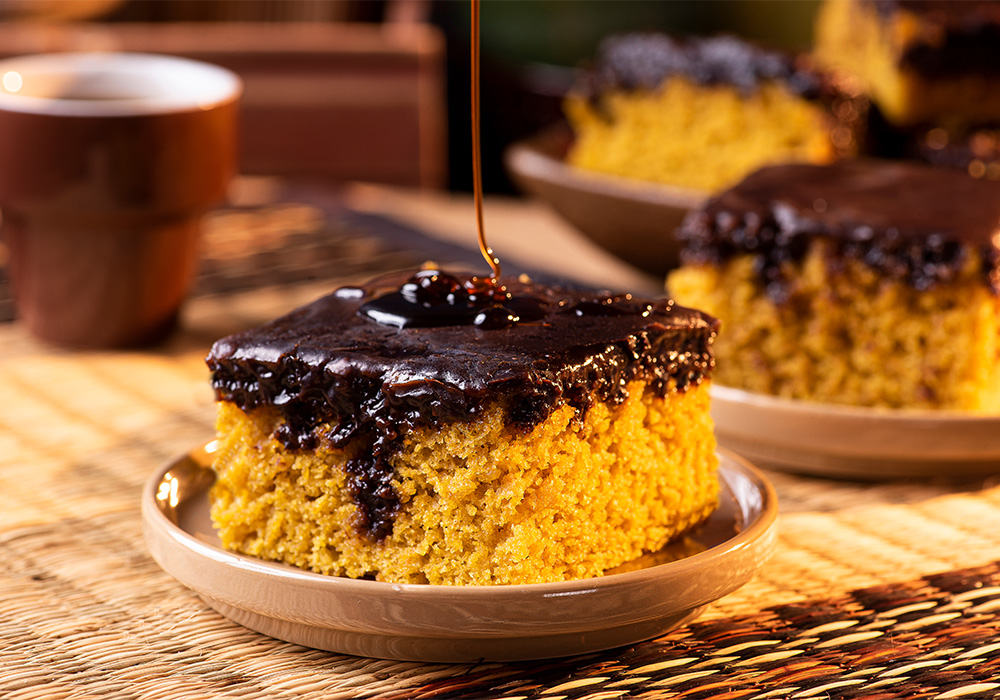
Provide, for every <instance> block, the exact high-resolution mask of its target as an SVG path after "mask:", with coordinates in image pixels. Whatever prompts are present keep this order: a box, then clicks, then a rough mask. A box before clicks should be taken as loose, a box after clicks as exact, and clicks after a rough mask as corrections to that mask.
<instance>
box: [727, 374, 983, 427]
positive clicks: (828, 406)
mask: <svg viewBox="0 0 1000 700" xmlns="http://www.w3.org/2000/svg"><path fill="white" fill-rule="evenodd" d="M710 391H711V392H712V398H713V399H715V398H716V396H718V398H719V399H721V400H724V401H730V402H735V401H739V402H742V403H744V404H746V405H751V406H760V407H764V408H772V409H780V410H787V411H797V412H799V413H815V414H822V415H824V416H828V415H834V416H838V417H843V418H847V419H850V418H855V419H857V420H871V419H872V418H879V419H885V420H888V421H898V422H918V421H923V422H928V423H931V422H938V423H989V424H992V423H997V424H998V425H1000V413H971V412H968V413H967V412H962V411H955V410H948V409H944V410H940V411H936V410H934V409H929V408H886V407H880V406H851V405H849V404H835V403H823V402H821V401H809V400H807V399H793V398H789V397H787V396H775V395H773V394H761V393H758V392H754V391H749V390H747V389H739V388H736V387H731V386H724V385H722V384H718V383H713V384H712V388H711V389H710Z"/></svg>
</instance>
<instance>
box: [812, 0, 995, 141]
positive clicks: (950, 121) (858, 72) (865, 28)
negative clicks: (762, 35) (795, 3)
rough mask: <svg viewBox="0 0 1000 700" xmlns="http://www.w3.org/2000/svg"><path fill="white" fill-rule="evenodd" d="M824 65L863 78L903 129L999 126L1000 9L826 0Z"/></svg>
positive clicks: (937, 2) (978, 4) (820, 24)
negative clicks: (996, 124) (916, 127)
mask: <svg viewBox="0 0 1000 700" xmlns="http://www.w3.org/2000/svg"><path fill="white" fill-rule="evenodd" d="M815 54H816V56H817V58H818V59H819V61H820V62H821V64H822V65H824V66H826V67H829V68H832V69H834V70H838V71H843V72H845V73H847V74H849V75H851V76H854V77H855V78H857V79H859V80H860V81H861V83H862V84H863V86H864V88H865V89H866V90H867V91H868V92H869V94H870V95H871V98H872V101H873V102H874V103H875V104H876V105H877V106H878V108H879V109H880V110H881V112H882V113H883V114H884V115H885V117H886V119H887V120H888V121H889V122H890V123H892V124H895V125H897V126H914V125H919V124H925V123H931V124H933V125H935V126H940V127H943V128H956V127H962V128H967V127H969V126H971V125H977V124H979V125H982V124H986V123H994V122H1000V3H997V2H995V1H987V0H827V2H825V3H824V4H823V5H822V6H821V8H820V13H819V16H818V19H817V25H816V46H815Z"/></svg>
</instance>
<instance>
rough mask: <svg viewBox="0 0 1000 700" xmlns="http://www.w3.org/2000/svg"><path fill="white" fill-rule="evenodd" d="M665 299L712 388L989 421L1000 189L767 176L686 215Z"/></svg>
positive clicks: (800, 168)
mask: <svg viewBox="0 0 1000 700" xmlns="http://www.w3.org/2000/svg"><path fill="white" fill-rule="evenodd" d="M679 235H680V237H681V238H682V240H683V246H684V248H683V249H682V254H681V255H682V257H681V259H682V261H683V265H682V267H681V268H680V269H678V270H675V271H674V272H672V273H671V274H670V275H669V277H668V282H667V284H668V288H669V290H670V292H671V293H672V294H673V295H674V296H675V298H676V299H678V301H680V302H681V303H684V304H690V305H695V306H697V307H698V308H703V309H705V310H706V311H708V312H709V313H712V314H714V315H716V316H717V317H718V318H719V319H720V321H721V323H722V329H721V331H720V335H719V340H718V342H717V344H716V353H717V356H718V358H719V372H718V373H717V374H716V379H717V380H718V382H719V383H720V384H724V385H727V386H732V387H736V388H742V389H747V390H751V391H754V392H760V393H765V394H774V395H779V396H785V397H792V398H800V399H810V400H814V401H822V402H833V403H843V404H854V405H863V406H885V407H894V408H931V409H952V410H964V411H983V412H993V413H997V412H1000V297H998V290H1000V185H998V184H997V183H995V182H990V181H986V180H975V179H973V178H970V177H968V176H967V175H965V174H963V173H961V172H957V171H952V170H948V169H941V168H934V167H931V166H925V165H919V164H916V163H912V164H910V163H894V162H887V161H842V162H840V163H835V164H833V165H829V166H810V165H786V166H775V167H770V168H764V169H762V170H760V171H758V172H756V173H754V174H752V175H750V176H749V177H747V178H746V179H745V180H743V181H742V182H741V183H740V184H738V185H737V186H735V187H733V188H732V189H730V190H728V191H726V192H724V193H722V194H720V195H719V196H718V197H716V198H714V199H712V200H710V201H709V202H708V203H707V204H706V205H705V206H704V207H703V208H702V210H700V211H698V212H694V213H692V214H690V215H689V216H688V217H687V219H686V220H685V222H684V224H683V226H682V227H681V230H680V231H679Z"/></svg>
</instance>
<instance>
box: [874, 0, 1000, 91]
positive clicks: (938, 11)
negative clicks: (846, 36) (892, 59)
mask: <svg viewBox="0 0 1000 700" xmlns="http://www.w3.org/2000/svg"><path fill="white" fill-rule="evenodd" d="M868 1H869V2H871V3H872V4H873V5H875V7H876V9H877V11H878V12H879V14H880V15H881V16H882V17H883V21H886V22H890V21H891V20H892V17H893V16H894V15H895V14H896V13H897V12H898V11H900V10H902V11H905V12H908V13H911V14H913V15H916V16H918V17H920V18H921V20H922V21H923V22H924V23H925V24H926V25H927V30H926V31H925V32H924V33H923V34H918V35H917V36H916V38H914V40H913V41H911V42H910V44H909V45H907V46H906V47H904V49H903V53H902V55H901V56H900V58H899V61H900V64H901V65H904V66H907V67H910V68H913V69H914V70H915V71H917V72H918V73H920V74H922V75H925V76H928V77H933V78H947V77H950V76H959V75H969V74H978V75H991V76H997V75H1000V3H998V2H996V0H868Z"/></svg>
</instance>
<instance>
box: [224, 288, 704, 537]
mask: <svg viewBox="0 0 1000 700" xmlns="http://www.w3.org/2000/svg"><path fill="white" fill-rule="evenodd" d="M402 281H403V280H402V279H390V280H381V281H378V282H377V283H373V284H370V285H367V286H365V287H358V288H342V289H340V290H337V291H336V292H334V293H332V294H330V295H328V296H325V297H323V298H321V299H319V300H317V301H315V302H313V303H312V304H309V305H307V306H304V307H302V308H299V309H297V310H295V311H293V312H291V313H289V314H288V315H286V316H283V317H281V318H278V319H276V320H274V321H271V322H269V323H267V324H265V325H263V326H261V327H259V328H255V329H252V330H249V331H246V332H243V333H239V334H236V335H233V336H229V337H227V338H223V339H222V340H219V341H218V342H216V343H215V345H214V346H213V347H212V350H211V352H210V354H209V356H208V358H207V363H208V366H209V368H210V369H211V370H212V386H213V387H214V389H215V393H216V397H217V399H218V400H220V401H231V402H233V403H235V404H236V405H237V406H239V407H240V408H242V409H243V410H245V411H250V410H253V409H255V408H258V407H261V406H270V407H273V408H276V409H277V410H279V411H280V412H281V415H282V416H283V418H284V423H283V424H282V425H281V427H280V428H279V429H278V431H277V433H276V436H275V437H276V438H277V439H278V440H280V441H281V442H282V443H283V444H284V445H285V446H287V447H288V448H290V449H293V450H298V449H312V448H314V447H316V446H317V445H319V444H321V443H325V444H328V445H330V446H333V447H338V448H352V449H350V450H349V452H350V454H353V455H357V456H356V457H355V458H353V459H351V460H349V462H348V466H347V470H348V472H349V473H350V474H351V492H352V494H353V495H354V498H355V500H356V501H357V502H358V505H359V506H360V508H359V512H360V517H361V521H360V522H359V523H358V526H359V529H360V530H361V531H362V532H363V533H366V534H367V535H368V536H370V537H373V538H376V539H377V538H381V537H384V536H385V535H387V534H388V533H389V532H390V531H391V527H392V521H393V517H394V515H395V513H396V511H397V510H398V507H399V502H398V498H397V497H396V494H395V492H394V490H393V488H392V486H391V480H392V477H393V473H392V469H391V467H390V466H389V459H390V457H391V455H392V454H393V453H394V452H395V451H396V450H398V449H399V447H400V446H401V444H402V438H403V435H404V433H407V432H409V431H411V430H413V429H414V428H419V427H425V426H439V425H442V424H446V423H450V422H453V421H468V420H474V419H476V418H477V417H478V416H480V415H482V413H483V412H484V411H485V410H486V409H488V408H490V407H492V406H495V405H498V404H499V405H500V406H502V407H504V409H505V416H506V420H507V423H508V425H509V426H511V427H512V428H514V429H517V430H525V431H526V430H530V429H531V427H533V426H534V425H536V424H538V423H539V422H541V421H542V420H544V419H545V418H546V417H547V416H548V415H549V414H550V413H551V412H552V411H553V410H554V409H555V408H557V407H558V406H561V405H564V404H568V405H570V406H573V407H574V408H575V409H577V410H578V411H581V412H582V411H586V410H587V408H588V407H589V406H591V405H592V404H593V403H594V402H595V401H603V402H612V403H615V402H620V401H623V400H624V399H625V386H626V384H627V383H628V382H630V381H632V380H637V379H638V380H644V381H646V382H647V384H648V386H649V387H650V388H651V389H652V390H653V391H655V392H658V393H659V394H661V395H662V394H664V393H666V392H667V391H668V390H669V389H670V386H671V385H674V386H676V387H678V388H679V389H681V390H683V389H685V388H686V387H687V386H689V385H696V384H698V383H700V382H701V381H702V380H703V379H704V378H706V377H708V376H710V374H711V371H712V369H713V367H714V360H713V357H712V352H711V344H712V341H713V339H714V337H715V334H716V330H717V322H716V321H715V320H714V319H712V318H711V317H709V316H707V315H705V314H703V313H701V312H699V311H693V310H690V309H685V308H682V307H679V306H676V305H675V304H674V303H673V302H671V301H668V300H649V299H638V298H635V297H632V296H631V295H610V294H601V295H594V294H593V293H587V292H579V291H572V290H566V289H553V288H550V287H544V286H541V285H535V284H531V283H522V282H519V281H515V280H510V281H505V283H504V284H505V286H506V287H507V291H508V292H509V295H510V299H511V302H512V303H511V308H515V309H516V308H518V307H519V305H520V306H523V305H524V304H525V300H533V303H532V304H529V306H530V307H531V308H532V309H533V310H536V311H537V313H533V314H532V316H531V319H530V320H529V321H528V322H520V323H515V324H513V325H508V326H503V327H499V328H491V327H481V326H476V325H473V323H472V322H471V320H469V319H468V317H467V316H466V317H464V320H462V321H459V322H456V323H458V324H459V325H436V326H433V325H432V324H423V325H419V324H418V325H406V326H405V327H402V328H400V327H398V326H399V324H388V323H378V322H376V321H374V320H372V319H371V318H370V317H369V316H367V315H365V311H364V309H366V308H367V306H366V305H368V304H370V303H371V302H372V301H373V300H377V299H380V298H384V295H386V294H389V295H392V294H395V293H396V290H399V289H400V288H401V282H402ZM460 317H461V316H455V318H460ZM323 424H326V425H329V426H332V428H327V429H325V430H323V429H321V428H320V427H319V426H321V425H323Z"/></svg>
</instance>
